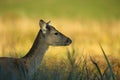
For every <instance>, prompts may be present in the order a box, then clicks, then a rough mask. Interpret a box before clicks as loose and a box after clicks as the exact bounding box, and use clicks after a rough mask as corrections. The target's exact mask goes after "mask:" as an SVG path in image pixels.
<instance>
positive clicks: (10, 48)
mask: <svg viewBox="0 0 120 80" xmlns="http://www.w3.org/2000/svg"><path fill="white" fill-rule="evenodd" d="M119 3H120V1H119V0H114V1H113V0H100V1H96V0H34V1H32V0H20V1H19V0H11V1H9V0H0V56H1V57H2V56H6V57H18V58H20V57H22V56H24V55H25V54H26V53H27V52H28V50H29V49H30V47H31V46H32V43H33V41H34V39H35V37H36V35H37V32H38V31H39V29H40V27H39V24H38V22H39V19H44V20H45V21H49V20H50V21H51V25H53V26H54V27H55V28H56V29H58V30H59V31H61V32H62V33H64V34H65V35H67V36H69V37H70V38H71V39H72V41H73V43H72V44H71V45H70V46H68V47H51V46H50V48H49V50H48V51H47V53H46V54H45V56H44V59H43V62H42V63H41V65H40V69H39V70H38V72H37V73H36V75H35V80H120V58H119V57H120V5H119ZM100 45H101V46H100Z"/></svg>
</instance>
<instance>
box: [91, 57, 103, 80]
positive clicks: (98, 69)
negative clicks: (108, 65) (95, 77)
mask: <svg viewBox="0 0 120 80" xmlns="http://www.w3.org/2000/svg"><path fill="white" fill-rule="evenodd" d="M90 60H91V61H92V63H93V64H94V65H95V67H96V68H97V71H98V73H99V75H100V78H101V80H103V75H102V72H101V70H100V68H99V66H98V64H97V63H96V62H95V61H94V60H93V59H92V57H90Z"/></svg>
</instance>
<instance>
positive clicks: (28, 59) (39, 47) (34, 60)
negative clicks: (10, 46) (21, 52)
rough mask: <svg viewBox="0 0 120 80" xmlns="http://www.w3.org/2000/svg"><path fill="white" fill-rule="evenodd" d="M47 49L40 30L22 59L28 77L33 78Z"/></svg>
mask: <svg viewBox="0 0 120 80" xmlns="http://www.w3.org/2000/svg"><path fill="white" fill-rule="evenodd" d="M47 49H48V45H47V44H45V40H44V35H43V34H42V32H41V30H40V31H39V33H38V35H37V37H36V39H35V41H34V43H33V46H32V47H31V49H30V51H29V52H28V54H26V55H25V56H24V57H23V59H24V60H25V65H26V67H27V69H28V74H29V75H30V76H33V75H34V73H35V72H36V71H37V69H38V68H39V65H40V63H41V61H42V59H43V57H44V54H45V52H46V50H47Z"/></svg>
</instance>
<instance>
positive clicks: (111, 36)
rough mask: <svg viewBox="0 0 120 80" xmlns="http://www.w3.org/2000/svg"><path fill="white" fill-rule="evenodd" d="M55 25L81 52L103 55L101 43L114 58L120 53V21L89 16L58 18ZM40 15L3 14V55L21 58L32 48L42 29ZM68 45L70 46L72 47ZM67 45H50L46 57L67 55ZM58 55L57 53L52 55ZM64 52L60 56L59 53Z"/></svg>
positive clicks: (0, 52) (0, 48)
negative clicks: (88, 18) (92, 18)
mask: <svg viewBox="0 0 120 80" xmlns="http://www.w3.org/2000/svg"><path fill="white" fill-rule="evenodd" d="M45 20H46V21H47V20H51V24H52V25H53V26H55V27H56V28H57V29H58V30H59V31H61V32H62V33H64V34H65V35H67V36H69V37H70V38H71V39H72V40H73V43H72V45H71V46H72V47H75V49H76V51H77V52H78V53H80V54H81V53H85V54H87V55H93V54H97V55H100V53H101V50H100V47H99V44H98V43H101V44H102V46H103V48H104V50H105V51H106V53H108V54H109V55H113V56H114V57H118V56H120V21H119V20H87V19H73V20H72V19H69V20H68V19H64V18H62V19H55V18H48V19H45ZM38 22H39V18H35V19H32V18H28V17H18V16H9V15H8V16H2V17H0V56H14V57H15V56H16V55H17V56H18V57H21V56H23V55H25V53H27V51H28V50H29V49H30V47H31V45H32V43H33V41H34V39H35V37H36V35H37V32H38V30H39V25H38ZM71 46H70V47H67V48H68V49H70V48H71ZM65 52H66V48H65V47H54V48H53V47H50V49H49V50H48V51H47V53H48V54H47V55H46V56H48V55H49V56H55V55H57V56H59V57H60V56H64V53H65ZM52 54H54V55H52ZM59 54H60V55H59Z"/></svg>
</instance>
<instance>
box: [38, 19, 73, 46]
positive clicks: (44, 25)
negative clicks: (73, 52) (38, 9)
mask: <svg viewBox="0 0 120 80" xmlns="http://www.w3.org/2000/svg"><path fill="white" fill-rule="evenodd" d="M39 25H40V28H41V29H40V31H41V32H42V35H43V36H44V37H43V38H44V40H45V42H46V44H48V45H52V46H67V45H69V44H71V43H72V40H71V39H70V38H68V37H66V36H65V35H64V34H62V33H60V32H59V31H58V30H56V29H55V28H54V27H53V26H51V25H50V21H49V22H45V21H44V20H40V22H39Z"/></svg>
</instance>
